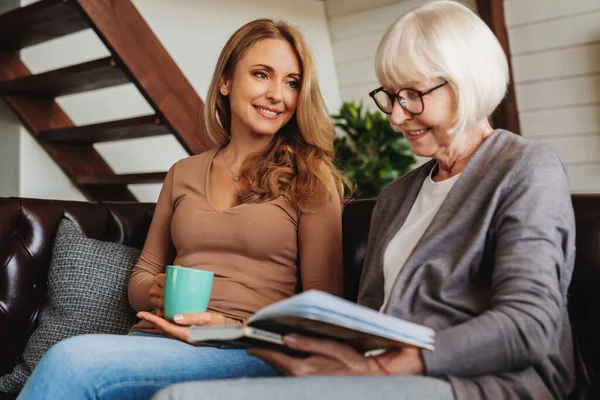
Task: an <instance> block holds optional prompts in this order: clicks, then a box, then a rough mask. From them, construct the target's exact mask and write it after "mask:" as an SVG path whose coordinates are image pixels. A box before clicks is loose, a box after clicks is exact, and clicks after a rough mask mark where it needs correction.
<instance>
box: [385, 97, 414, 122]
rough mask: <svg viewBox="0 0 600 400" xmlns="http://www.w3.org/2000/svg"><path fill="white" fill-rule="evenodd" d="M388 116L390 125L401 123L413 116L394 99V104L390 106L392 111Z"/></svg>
mask: <svg viewBox="0 0 600 400" xmlns="http://www.w3.org/2000/svg"><path fill="white" fill-rule="evenodd" d="M388 118H389V120H390V122H391V123H392V125H402V123H403V122H404V121H407V120H409V119H413V118H414V117H413V115H412V114H411V113H409V112H408V111H406V110H405V109H404V108H403V107H402V106H401V105H400V103H399V102H398V101H395V102H394V106H393V107H392V113H391V114H390V115H389V117H388Z"/></svg>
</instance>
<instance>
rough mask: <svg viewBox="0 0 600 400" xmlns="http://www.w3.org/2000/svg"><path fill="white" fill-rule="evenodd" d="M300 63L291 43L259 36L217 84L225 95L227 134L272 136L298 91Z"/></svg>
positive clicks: (288, 114) (288, 115)
mask: <svg viewBox="0 0 600 400" xmlns="http://www.w3.org/2000/svg"><path fill="white" fill-rule="evenodd" d="M300 73H301V72H300V63H299V61H298V57H297V56H296V53H295V51H294V49H293V48H292V46H291V45H290V44H289V43H288V42H287V41H285V40H281V39H263V40H260V41H258V42H256V43H255V44H254V45H252V47H250V48H249V49H248V50H247V51H246V53H245V54H244V56H243V57H242V58H241V59H240V61H239V62H238V63H237V65H236V66H235V70H234V72H233V76H232V77H230V78H229V79H224V80H223V81H222V82H221V84H220V85H219V91H220V92H221V94H222V95H224V96H228V98H229V106H230V110H231V132H230V134H231V136H232V137H234V136H237V135H250V136H256V135H258V136H265V135H268V136H273V135H275V134H276V133H277V132H278V131H279V130H280V129H281V128H282V127H283V126H284V125H285V124H286V123H287V122H288V121H289V120H290V119H291V118H292V116H293V115H294V113H295V112H296V106H297V104H298V98H299V94H300V84H301V75H300Z"/></svg>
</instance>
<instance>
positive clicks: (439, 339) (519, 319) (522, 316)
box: [423, 304, 560, 377]
mask: <svg viewBox="0 0 600 400" xmlns="http://www.w3.org/2000/svg"><path fill="white" fill-rule="evenodd" d="M548 309H549V310H540V309H537V310H527V311H526V310H519V309H517V308H512V309H509V308H504V309H502V310H492V311H488V312H486V313H484V314H482V315H480V316H479V317H476V318H473V319H471V320H469V321H468V322H465V323H463V324H460V325H457V326H454V327H451V328H448V329H445V330H442V331H440V332H437V333H436V343H435V346H436V349H435V350H434V351H423V359H424V362H425V369H426V372H427V375H430V376H441V375H454V376H459V377H474V376H479V375H484V374H495V373H501V372H507V371H512V370H516V369H521V368H525V367H527V366H530V365H532V364H535V363H536V362H538V361H540V360H541V359H543V358H544V357H545V356H546V355H547V353H548V349H549V346H550V342H551V340H552V338H553V336H554V333H555V332H556V330H557V321H558V320H560V318H555V317H554V315H555V314H557V313H558V312H560V311H559V306H558V304H556V305H548Z"/></svg>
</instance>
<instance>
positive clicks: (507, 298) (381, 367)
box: [170, 1, 575, 400]
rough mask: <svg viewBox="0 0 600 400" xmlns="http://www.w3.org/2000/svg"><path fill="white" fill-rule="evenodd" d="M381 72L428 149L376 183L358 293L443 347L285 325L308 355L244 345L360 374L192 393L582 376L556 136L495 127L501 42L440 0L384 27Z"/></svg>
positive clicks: (569, 385)
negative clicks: (372, 343)
mask: <svg viewBox="0 0 600 400" xmlns="http://www.w3.org/2000/svg"><path fill="white" fill-rule="evenodd" d="M376 73H377V77H378V80H379V82H380V84H381V87H380V88H378V89H375V90H373V91H372V92H371V93H370V96H371V97H372V98H373V99H374V101H375V103H376V105H377V106H378V107H379V108H380V109H381V111H383V112H384V113H386V114H387V115H388V118H389V121H390V123H391V124H392V125H393V126H394V128H395V129H396V130H397V131H398V132H399V133H401V134H402V135H404V137H405V138H406V139H407V140H408V142H409V144H410V146H411V148H412V150H413V152H414V153H415V154H416V155H419V156H424V157H430V158H432V160H431V161H430V162H428V163H426V164H424V165H422V166H420V167H419V168H417V169H415V170H414V171H412V172H410V173H409V174H407V175H405V176H403V177H402V178H400V179H398V180H397V181H395V182H393V183H392V184H390V185H389V186H388V187H387V188H386V189H385V190H384V191H383V192H382V193H381V195H380V196H379V198H378V201H377V205H376V207H375V210H374V213H373V217H372V223H371V230H370V233H369V244H368V249H367V254H366V258H365V262H364V265H363V275H362V281H361V287H360V293H359V302H360V303H361V304H363V305H366V306H368V307H371V308H373V309H377V310H380V311H381V312H384V313H387V314H390V315H394V316H397V317H400V318H403V319H407V320H411V321H416V322H419V323H421V324H424V325H427V326H429V327H431V328H434V329H435V330H436V349H435V351H419V350H416V349H409V348H407V349H403V350H397V351H389V352H387V353H385V354H382V355H379V356H376V357H366V356H365V355H363V354H360V353H358V352H357V351H355V350H354V349H353V348H351V347H350V346H347V345H345V344H343V343H338V342H333V341H327V340H319V339H314V338H306V337H300V336H294V335H289V336H288V337H287V339H286V340H287V343H288V345H289V346H290V347H292V348H295V349H298V350H302V351H305V352H309V353H312V356H310V357H308V358H305V359H297V358H291V357H289V356H287V355H285V354H281V353H277V352H274V351H268V350H259V349H253V350H250V352H251V354H253V355H255V356H258V357H260V358H262V359H263V360H264V361H266V362H267V363H269V364H270V365H272V366H273V367H275V369H276V370H278V371H279V372H280V373H281V374H283V375H289V376H307V375H325V376H327V375H329V376H331V375H359V376H352V377H326V378H323V377H321V378H314V377H311V378H303V379H278V378H276V379H271V380H269V381H264V380H255V381H252V382H247V381H246V382H244V381H242V382H239V381H238V382H236V381H233V382H227V383H226V385H224V387H223V386H220V385H219V384H213V383H210V384H209V385H206V384H205V383H204V384H203V385H202V386H197V387H195V388H194V389H196V390H199V391H200V392H196V393H195V394H196V395H198V394H199V393H202V394H203V397H206V398H220V397H221V396H223V395H224V394H225V393H227V394H228V397H232V396H233V397H236V398H238V399H239V398H244V399H245V398H253V397H254V396H257V395H259V394H260V396H262V398H267V399H271V398H284V397H285V398H286V399H287V400H289V399H293V398H302V396H304V395H307V394H310V398H313V399H316V398H323V399H345V398H356V397H358V396H365V397H367V396H368V397H372V398H388V397H389V398H392V397H393V398H395V399H398V398H402V399H404V398H407V399H408V398H411V399H423V398H432V399H433V398H436V399H452V398H456V399H469V400H472V399H480V398H486V399H562V398H566V397H567V396H568V394H569V393H570V392H571V391H572V389H573V386H574V376H573V371H574V367H573V354H572V353H573V349H572V339H571V330H570V325H569V320H568V315H567V308H566V294H567V288H568V285H569V281H570V279H571V272H572V269H573V261H574V253H575V246H574V234H575V227H574V217H573V209H572V205H571V199H570V195H569V189H568V182H567V177H566V173H565V168H564V167H563V165H562V163H561V161H560V159H559V158H558V156H556V154H554V153H553V152H552V151H551V150H549V149H548V148H546V147H545V146H543V145H541V144H539V143H537V142H533V141H529V140H526V139H524V138H522V137H520V136H518V135H515V134H513V133H510V132H507V131H504V130H498V129H496V130H494V129H493V128H492V127H491V126H490V123H489V116H490V115H491V113H492V112H493V110H494V109H495V108H496V107H497V106H498V104H499V103H500V101H501V100H502V98H503V97H504V94H505V91H506V86H507V82H508V78H509V73H508V63H507V60H506V57H505V55H504V53H503V51H502V48H501V46H500V44H499V43H498V41H497V40H496V38H495V37H494V35H493V33H492V32H491V31H490V30H489V29H488V27H487V26H486V25H485V24H484V23H483V21H481V19H479V17H477V15H476V14H475V13H474V12H472V11H471V10H469V9H468V8H467V7H465V6H463V5H461V4H459V3H457V2H453V1H434V2H430V3H428V4H426V5H424V6H421V7H418V8H415V9H414V10H412V11H410V12H409V13H408V14H406V15H404V16H402V17H401V18H400V19H399V20H398V21H396V22H395V23H394V24H393V25H392V26H391V27H390V28H389V29H388V31H387V32H386V34H385V36H384V37H383V40H382V41H381V44H380V46H379V49H378V51H377V60H376ZM360 375H364V376H360ZM366 375H370V376H366ZM372 375H393V376H384V377H374V376H372ZM415 375H417V376H418V375H422V376H425V377H426V378H424V377H415ZM192 387H193V385H192V386H191V387H190V386H188V387H186V386H182V387H180V388H173V389H170V390H171V394H177V393H178V391H179V393H180V394H184V393H185V392H186V391H187V390H190V389H191V388H192ZM232 393H233V394H232ZM294 395H295V396H294ZM211 396H212V397H211Z"/></svg>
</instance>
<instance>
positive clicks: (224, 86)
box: [219, 78, 231, 96]
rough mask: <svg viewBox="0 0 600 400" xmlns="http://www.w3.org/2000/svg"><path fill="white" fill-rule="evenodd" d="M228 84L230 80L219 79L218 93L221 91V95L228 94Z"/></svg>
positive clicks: (229, 84)
mask: <svg viewBox="0 0 600 400" xmlns="http://www.w3.org/2000/svg"><path fill="white" fill-rule="evenodd" d="M230 86H231V80H229V79H225V78H223V79H221V81H220V82H219V93H221V95H223V96H228V95H229V87H230Z"/></svg>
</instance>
